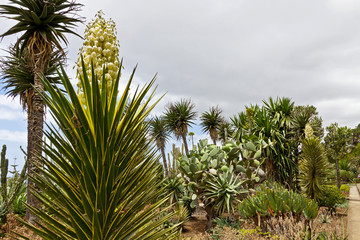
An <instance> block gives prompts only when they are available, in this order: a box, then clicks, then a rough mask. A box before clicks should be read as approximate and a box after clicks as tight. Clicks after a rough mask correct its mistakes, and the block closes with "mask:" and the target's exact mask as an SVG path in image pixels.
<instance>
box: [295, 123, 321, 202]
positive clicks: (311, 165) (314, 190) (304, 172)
mask: <svg viewBox="0 0 360 240" xmlns="http://www.w3.org/2000/svg"><path fill="white" fill-rule="evenodd" d="M299 170H300V176H299V180H300V185H301V187H302V189H303V191H304V192H305V194H306V195H308V196H309V197H310V198H312V199H315V200H321V199H322V197H323V194H324V186H325V184H326V180H327V177H328V160H327V158H326V153H325V150H324V147H323V145H322V144H321V142H320V139H319V138H318V137H316V136H314V135H313V131H312V128H311V126H310V125H309V124H307V125H306V127H305V139H304V140H303V142H302V153H301V155H300V163H299Z"/></svg>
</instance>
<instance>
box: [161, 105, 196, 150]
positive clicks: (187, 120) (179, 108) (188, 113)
mask: <svg viewBox="0 0 360 240" xmlns="http://www.w3.org/2000/svg"><path fill="white" fill-rule="evenodd" d="M194 108H195V104H194V103H192V102H191V99H181V100H180V101H179V102H175V103H170V104H169V105H168V106H167V107H166V109H165V121H166V124H167V126H168V127H169V129H170V131H171V132H173V133H174V135H175V137H176V138H177V139H180V138H182V141H183V143H184V147H185V152H186V155H189V149H188V145H187V141H186V135H187V133H188V128H189V127H190V126H191V125H192V124H194V122H193V120H194V119H195V117H196V112H195V111H194Z"/></svg>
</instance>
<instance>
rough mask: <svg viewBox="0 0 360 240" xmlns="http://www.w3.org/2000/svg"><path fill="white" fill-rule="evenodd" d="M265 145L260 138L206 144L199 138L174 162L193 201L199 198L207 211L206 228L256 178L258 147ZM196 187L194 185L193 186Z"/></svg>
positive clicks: (231, 208) (258, 167) (257, 178)
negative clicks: (186, 152)
mask: <svg viewBox="0 0 360 240" xmlns="http://www.w3.org/2000/svg"><path fill="white" fill-rule="evenodd" d="M264 147H267V145H265V144H263V143H262V142H260V141H258V142H252V141H248V142H244V143H236V142H233V141H227V142H226V143H225V145H224V146H222V147H219V146H217V145H213V144H208V141H207V140H206V139H205V140H200V141H199V142H198V144H197V146H196V147H194V149H193V150H192V151H191V152H190V154H189V155H183V156H181V157H180V158H179V161H178V166H179V169H180V171H181V173H182V174H183V176H184V177H185V179H186V178H187V179H188V180H186V183H187V184H188V186H192V187H193V190H194V198H195V199H193V200H194V201H198V199H200V200H202V201H203V202H204V205H205V210H206V211H207V215H208V228H209V227H211V223H210V222H211V221H212V218H213V217H216V216H215V215H216V214H215V210H216V212H217V214H219V213H222V212H224V211H225V210H227V211H228V212H229V214H230V215H231V214H232V212H233V207H232V206H231V204H230V202H232V201H233V200H235V199H237V198H238V197H239V196H240V195H241V194H242V193H244V192H245V191H247V189H248V188H249V187H252V186H253V185H254V184H255V183H256V182H259V180H260V178H259V176H258V174H257V173H258V171H259V169H260V166H261V162H260V157H261V151H262V149H263V148H264ZM195 188H196V189H195Z"/></svg>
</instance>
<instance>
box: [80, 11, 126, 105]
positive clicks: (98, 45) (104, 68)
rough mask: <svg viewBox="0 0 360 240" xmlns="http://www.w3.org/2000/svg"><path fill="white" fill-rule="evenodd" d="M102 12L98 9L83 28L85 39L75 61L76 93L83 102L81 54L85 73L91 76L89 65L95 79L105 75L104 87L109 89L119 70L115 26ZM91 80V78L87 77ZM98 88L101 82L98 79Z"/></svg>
mask: <svg viewBox="0 0 360 240" xmlns="http://www.w3.org/2000/svg"><path fill="white" fill-rule="evenodd" d="M103 15H104V13H103V12H102V11H99V12H98V13H97V14H96V15H95V19H93V20H92V21H91V22H90V23H89V24H88V25H87V26H86V29H85V41H84V43H83V46H82V47H81V48H80V52H79V58H78V61H77V77H78V79H79V82H78V84H77V86H78V94H79V96H80V98H81V99H82V102H84V92H83V88H82V86H81V82H80V77H81V78H83V77H84V76H83V69H82V65H81V56H82V57H83V58H84V63H85V67H86V71H87V75H88V76H89V77H90V78H91V76H92V74H91V65H93V66H94V71H95V75H96V77H97V79H100V78H101V77H102V75H103V74H104V75H105V79H106V88H107V89H108V90H109V89H110V88H111V86H112V84H113V81H114V80H115V78H116V75H117V73H118V71H119V47H120V44H119V41H118V40H117V38H116V34H117V31H116V26H115V22H114V21H113V20H111V19H110V20H108V21H106V20H105V18H104V17H103ZM89 80H90V82H91V79H89ZM99 84H100V88H101V82H100V81H99Z"/></svg>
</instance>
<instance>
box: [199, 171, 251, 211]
mask: <svg viewBox="0 0 360 240" xmlns="http://www.w3.org/2000/svg"><path fill="white" fill-rule="evenodd" d="M230 168H231V167H230ZM210 176H211V177H210V178H209V180H208V181H207V187H206V188H205V191H206V192H205V193H204V195H205V196H206V200H207V202H208V204H213V205H214V206H215V207H216V208H217V214H219V215H220V214H222V213H223V212H225V210H226V211H227V212H228V213H229V214H230V215H232V214H233V212H234V203H235V202H237V201H238V199H237V197H238V196H239V195H240V194H241V193H247V192H248V190H244V189H241V186H242V185H243V183H244V182H245V181H246V180H243V181H240V179H239V177H238V176H236V175H235V174H233V171H232V169H229V170H228V171H225V172H223V173H220V174H219V175H218V176H214V175H210Z"/></svg>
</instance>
